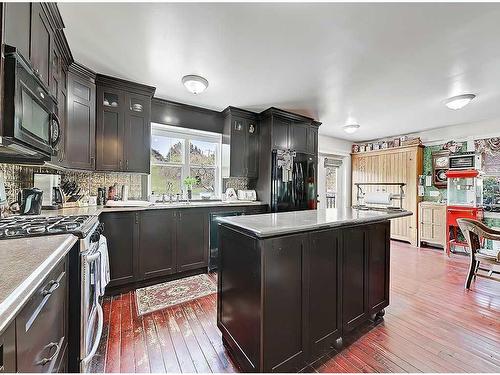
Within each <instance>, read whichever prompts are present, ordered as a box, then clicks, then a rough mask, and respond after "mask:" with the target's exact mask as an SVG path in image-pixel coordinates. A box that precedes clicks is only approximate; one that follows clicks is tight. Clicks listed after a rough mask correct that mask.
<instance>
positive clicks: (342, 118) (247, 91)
mask: <svg viewBox="0 0 500 375" xmlns="http://www.w3.org/2000/svg"><path fill="white" fill-rule="evenodd" d="M59 7H60V10H61V14H62V16H63V19H64V22H65V24H66V35H67V38H68V41H69V44H70V46H71V49H72V52H73V55H74V57H75V59H76V60H77V61H79V62H81V63H83V64H84V65H87V66H88V67H90V68H92V69H94V70H96V71H97V72H99V73H103V74H109V75H113V76H117V77H121V78H125V79H129V80H132V81H137V82H141V83H145V84H149V85H152V86H155V87H156V88H157V91H156V96H157V97H161V98H165V99H170V100H175V101H179V102H183V103H188V104H192V105H198V106H202V107H206V108H211V109H216V110H222V109H224V108H225V107H226V106H228V105H233V106H237V107H241V108H246V109H250V110H255V111H261V110H263V109H266V108H268V107H269V106H276V107H279V108H283V109H289V110H294V111H298V112H300V113H304V114H309V115H311V116H313V117H315V118H316V119H319V120H320V121H322V122H323V125H322V127H321V128H320V132H321V133H322V134H326V135H332V136H337V137H341V138H345V139H350V140H355V141H359V140H368V139H374V138H378V137H383V136H391V135H397V134H404V133H410V132H415V131H422V130H425V129H431V128H437V127H441V126H447V125H453V124H460V123H467V122H473V121H481V120H486V119H492V118H497V117H498V118H500V21H499V20H500V4H494V3H490V4H484V3H483V4H474V3H455V4H453V3H434V4H432V3H420V4H419V3H409V4H402V3H401V4H396V3H378V4H377V3H371V4H366V3H365V4H355V3H350V4H342V3H333V4H299V3H289V4H285V3H281V4H270V3H268V4H265V3H255V4H248V3H247V4H245V3H234V4H230V3H218V4H210V3H203V4H194V3H191V4H189V3H184V4H162V3H142V4H141V3H87V4H85V3H59ZM186 74H199V75H202V76H203V77H205V78H207V79H208V81H209V82H210V85H209V87H208V89H207V91H205V92H204V93H202V94H201V95H198V96H194V95H192V94H190V93H188V92H187V91H186V90H185V88H184V87H183V85H182V83H181V77H182V76H184V75H186ZM466 92H472V93H475V94H477V95H478V97H477V98H476V99H475V100H474V101H473V102H472V103H471V104H470V105H469V106H467V107H465V108H464V109H462V110H459V111H452V110H449V109H447V108H446V107H445V106H444V105H443V100H444V99H446V98H447V97H449V96H452V95H457V94H462V93H466ZM349 120H351V121H356V122H358V123H359V124H360V125H361V129H360V130H359V131H358V132H357V133H355V134H354V135H347V134H346V133H344V132H343V131H342V129H341V128H342V126H343V125H344V124H345V123H346V122H347V121H349ZM471 132H472V133H473V132H474V129H471Z"/></svg>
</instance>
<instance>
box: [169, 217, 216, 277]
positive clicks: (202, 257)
mask: <svg viewBox="0 0 500 375" xmlns="http://www.w3.org/2000/svg"><path fill="white" fill-rule="evenodd" d="M176 216H177V220H176V239H177V241H176V247H175V249H176V258H177V272H183V271H188V270H192V269H197V268H202V267H207V266H208V212H207V210H205V209H187V210H178V211H177V213H176Z"/></svg>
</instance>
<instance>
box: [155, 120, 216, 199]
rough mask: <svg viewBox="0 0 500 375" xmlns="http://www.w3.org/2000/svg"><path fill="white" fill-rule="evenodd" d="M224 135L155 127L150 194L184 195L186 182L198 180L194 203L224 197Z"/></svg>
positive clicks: (159, 125) (157, 125)
mask: <svg viewBox="0 0 500 375" xmlns="http://www.w3.org/2000/svg"><path fill="white" fill-rule="evenodd" d="M221 142H222V135H221V134H218V133H211V132H205V131H198V130H192V129H186V128H180V127H175V126H168V125H161V124H156V123H152V126H151V176H150V182H149V192H150V194H152V193H153V192H154V194H155V195H162V194H173V195H176V194H177V193H180V192H181V191H182V192H183V193H184V194H185V192H186V187H185V186H183V180H184V179H185V178H186V177H195V178H197V179H198V180H199V182H198V183H197V184H195V185H194V186H193V189H192V195H193V199H195V200H196V199H201V197H202V195H205V196H208V195H210V198H211V199H217V198H219V197H220V195H221V185H222V178H221V172H220V169H221Z"/></svg>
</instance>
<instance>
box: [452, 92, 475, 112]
mask: <svg viewBox="0 0 500 375" xmlns="http://www.w3.org/2000/svg"><path fill="white" fill-rule="evenodd" d="M475 97H476V95H474V94H463V95H457V96H453V97H451V98H448V99H446V100H445V102H444V104H445V105H446V106H447V107H448V108H449V109H461V108H463V107H465V106H466V105H467V104H469V103H470V101H471V100H472V99H474V98H475Z"/></svg>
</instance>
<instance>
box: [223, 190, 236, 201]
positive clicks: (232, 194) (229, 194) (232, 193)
mask: <svg viewBox="0 0 500 375" xmlns="http://www.w3.org/2000/svg"><path fill="white" fill-rule="evenodd" d="M225 196H226V201H237V200H238V195H237V194H236V190H234V189H233V188H227V189H226V193H225Z"/></svg>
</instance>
